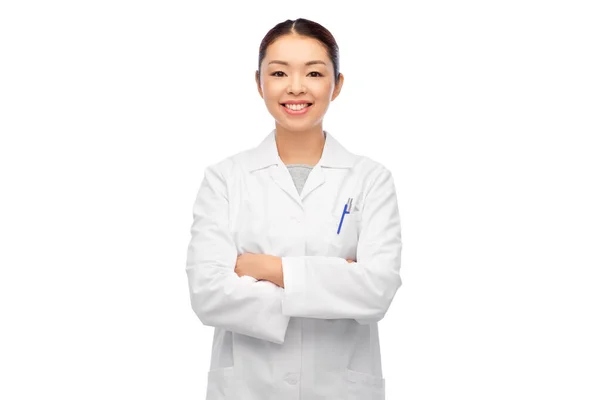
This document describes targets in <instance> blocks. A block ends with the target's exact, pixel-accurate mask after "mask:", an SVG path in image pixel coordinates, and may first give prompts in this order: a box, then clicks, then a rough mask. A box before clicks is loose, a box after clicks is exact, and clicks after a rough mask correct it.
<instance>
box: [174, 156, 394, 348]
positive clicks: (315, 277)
mask: <svg viewBox="0 0 600 400" xmlns="http://www.w3.org/2000/svg"><path fill="white" fill-rule="evenodd" d="M226 193H227V191H226V182H225V179H224V178H223V175H222V174H221V173H220V171H219V169H218V167H217V166H215V165H213V166H209V167H208V168H207V169H206V171H205V176H204V179H203V181H202V184H201V186H200V189H199V191H198V194H197V197H196V201H195V203H194V207H193V216H194V222H193V224H192V228H191V234H192V238H191V240H190V243H189V246H188V255H187V264H186V272H187V276H188V282H189V290H190V299H191V305H192V309H193V310H194V312H195V313H196V315H197V316H198V317H199V319H200V320H201V321H202V323H203V324H204V325H208V326H214V327H220V328H223V329H226V330H229V331H233V332H237V333H241V334H244V335H249V336H253V337H256V338H259V339H263V340H268V341H272V342H274V343H283V341H284V338H285V333H286V331H287V326H288V323H289V319H290V317H310V318H320V319H342V318H348V319H355V320H356V321H357V322H358V323H360V324H369V323H373V322H377V321H379V320H381V319H382V318H383V317H384V315H385V313H386V312H387V310H388V307H389V306H390V304H391V302H392V300H393V298H394V296H395V294H396V291H397V290H398V288H399V287H400V286H401V283H402V282H401V280H400V274H399V272H400V252H401V248H402V243H401V235H400V217H399V213H398V206H397V202H396V191H395V188H394V183H393V179H392V176H391V173H390V172H389V171H388V170H387V169H384V168H382V169H380V172H379V173H378V174H377V176H376V177H375V179H374V180H373V182H372V183H371V185H370V187H369V188H368V189H367V192H366V193H365V201H364V205H363V210H362V221H363V225H362V227H361V234H360V238H359V241H358V244H357V253H356V254H357V261H356V262H355V261H354V260H346V259H343V258H340V257H326V256H298V257H285V256H284V257H276V256H272V255H268V254H250V253H245V254H242V255H240V256H239V257H238V255H237V248H236V245H235V243H234V241H233V238H232V237H231V235H230V233H229V229H228V220H229V211H228V210H229V204H228V199H227V197H226ZM350 262H353V263H354V264H355V265H353V267H352V268H348V267H347V264H348V263H350ZM266 281H268V282H266Z"/></svg>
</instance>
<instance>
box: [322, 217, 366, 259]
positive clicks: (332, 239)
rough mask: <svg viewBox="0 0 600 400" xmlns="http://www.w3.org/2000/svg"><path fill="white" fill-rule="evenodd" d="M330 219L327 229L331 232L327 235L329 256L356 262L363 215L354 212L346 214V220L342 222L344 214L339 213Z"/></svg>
mask: <svg viewBox="0 0 600 400" xmlns="http://www.w3.org/2000/svg"><path fill="white" fill-rule="evenodd" d="M330 218H331V219H330V223H329V226H328V228H327V229H328V231H329V233H328V235H327V237H328V241H329V248H328V255H329V256H332V257H343V258H346V259H352V260H356V246H357V244H358V236H359V232H360V224H361V213H360V212H359V211H353V212H351V213H350V214H345V215H344V220H343V221H341V219H342V212H341V211H340V212H339V213H334V214H332V215H331V217H330ZM340 221H341V226H340ZM338 230H339V233H338Z"/></svg>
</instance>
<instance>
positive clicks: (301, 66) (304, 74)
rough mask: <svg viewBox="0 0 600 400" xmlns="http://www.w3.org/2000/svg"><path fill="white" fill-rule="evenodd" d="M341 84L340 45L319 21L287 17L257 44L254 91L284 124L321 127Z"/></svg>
mask: <svg viewBox="0 0 600 400" xmlns="http://www.w3.org/2000/svg"><path fill="white" fill-rule="evenodd" d="M343 83H344V76H343V74H341V73H340V72H339V49H338V45H337V43H336V41H335V39H334V37H333V35H331V33H330V32H329V31H328V30H327V29H325V28H324V27H323V26H321V25H319V24H317V23H314V22H312V21H308V20H304V19H298V20H296V21H289V20H288V21H286V22H284V23H281V24H279V25H277V26H276V27H275V28H273V29H272V30H271V31H269V33H267V35H266V36H265V38H264V39H263V41H262V42H261V44H260V48H259V55H258V70H257V71H256V84H257V86H258V92H259V94H260V95H261V97H262V98H263V100H264V101H265V104H266V106H267V109H268V110H269V112H270V113H271V115H272V116H273V118H275V121H276V123H277V124H279V125H281V127H282V128H284V127H285V128H287V129H289V130H310V129H311V128H314V127H318V126H320V125H321V123H322V121H323V117H324V116H325V113H326V112H327V109H328V108H329V104H330V103H331V102H332V101H333V100H335V98H336V97H337V96H338V95H339V93H340V91H341V89H342V85H343ZM300 116H301V117H300ZM298 117H300V118H298Z"/></svg>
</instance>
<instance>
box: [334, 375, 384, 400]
mask: <svg viewBox="0 0 600 400" xmlns="http://www.w3.org/2000/svg"><path fill="white" fill-rule="evenodd" d="M344 378H345V380H346V384H347V388H348V397H347V400H367V399H368V400H385V379H384V378H382V377H380V376H375V375H371V374H367V373H364V372H358V371H354V370H351V369H346V373H345V376H344Z"/></svg>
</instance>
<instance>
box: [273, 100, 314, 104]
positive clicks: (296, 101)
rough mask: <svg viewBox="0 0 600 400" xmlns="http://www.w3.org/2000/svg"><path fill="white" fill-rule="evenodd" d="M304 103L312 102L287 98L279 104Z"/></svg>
mask: <svg viewBox="0 0 600 400" xmlns="http://www.w3.org/2000/svg"><path fill="white" fill-rule="evenodd" d="M306 103H308V104H312V102H311V101H308V100H288V101H284V102H282V103H280V104H306Z"/></svg>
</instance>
